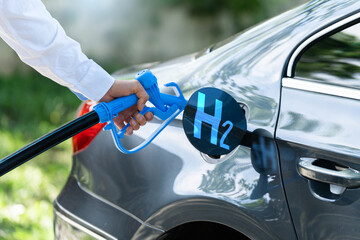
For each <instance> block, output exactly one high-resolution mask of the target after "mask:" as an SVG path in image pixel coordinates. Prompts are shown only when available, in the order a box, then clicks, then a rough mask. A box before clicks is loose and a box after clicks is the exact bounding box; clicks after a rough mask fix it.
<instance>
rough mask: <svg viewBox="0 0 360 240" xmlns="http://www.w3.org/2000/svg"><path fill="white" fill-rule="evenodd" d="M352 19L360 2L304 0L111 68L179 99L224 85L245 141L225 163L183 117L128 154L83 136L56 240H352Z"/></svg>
mask: <svg viewBox="0 0 360 240" xmlns="http://www.w3.org/2000/svg"><path fill="white" fill-rule="evenodd" d="M358 22H360V2H359V1H357V0H354V1H344V0H329V1H325V0H321V1H310V2H308V3H306V4H304V5H302V6H300V7H298V8H296V9H293V10H291V11H288V12H286V13H283V14H281V15H279V16H278V17H275V18H273V19H271V20H269V21H266V22H264V23H262V24H260V25H258V26H256V27H254V28H251V29H249V30H247V31H245V32H243V33H240V34H237V35H235V36H233V37H231V38H230V39H228V40H225V41H224V42H220V43H217V44H215V45H213V46H211V47H209V48H208V49H205V50H203V51H201V52H198V53H195V54H191V55H187V56H184V57H181V58H177V59H174V60H171V61H168V62H164V63H152V64H145V65H140V66H134V67H131V68H127V69H123V70H120V71H119V72H117V73H115V77H116V78H118V79H132V78H133V77H134V76H135V74H136V72H137V71H139V70H141V69H143V68H150V69H151V70H152V72H153V73H154V74H155V75H156V76H157V78H158V81H159V86H162V85H164V84H165V83H167V82H170V81H174V82H176V83H177V84H178V85H179V86H180V88H181V89H182V91H183V93H184V95H185V98H187V99H189V98H190V96H191V95H192V94H193V93H194V92H195V91H197V90H198V89H201V88H203V87H214V88H217V89H220V90H222V91H224V92H226V93H228V94H230V95H231V96H232V97H233V98H234V99H236V101H237V102H238V103H239V104H240V106H241V107H242V109H243V111H244V112H245V116H246V121H247V134H246V135H245V137H244V139H243V141H242V142H241V144H240V145H239V146H238V147H236V148H235V150H233V151H232V152H230V153H229V154H226V155H207V154H205V153H201V152H199V151H198V150H197V149H196V148H195V147H194V146H193V145H192V144H191V143H190V142H189V141H188V139H187V137H186V135H185V133H184V130H183V124H182V116H180V117H178V118H177V119H175V120H174V121H173V122H172V123H171V125H169V126H168V127H167V128H166V129H165V130H164V131H163V132H162V133H161V134H160V135H159V136H158V137H157V138H156V139H155V140H154V141H153V143H152V144H150V145H149V146H148V147H146V148H145V149H143V150H141V151H139V152H137V153H135V154H130V155H126V154H122V153H121V152H119V151H118V150H117V148H116V147H115V145H114V143H113V141H112V138H111V135H110V133H109V132H107V131H101V129H102V128H103V125H96V126H95V127H93V128H92V129H91V131H85V132H83V133H82V134H80V135H77V136H76V137H74V139H73V144H74V154H73V164H72V170H71V173H70V175H69V178H68V181H67V183H66V185H65V186H64V188H63V190H62V192H61V193H60V194H59V196H58V197H57V199H56V200H55V202H54V211H55V221H54V228H55V237H56V238H57V239H89V238H96V239H214V238H218V239H360V230H359V226H360V200H359V198H360V190H359V189H358V188H359V187H360V172H359V171H360V138H359V136H360V127H359V123H360V23H358ZM161 91H167V89H166V88H161ZM89 106H90V105H89V103H85V104H84V105H83V106H82V109H81V111H82V112H86V111H88V109H89ZM224 111H230V110H228V109H224ZM160 123H161V122H160V121H157V120H154V121H152V122H150V123H148V124H147V126H145V127H144V128H143V129H141V130H140V131H137V132H136V133H135V134H134V135H133V136H131V137H126V138H125V139H124V140H122V141H123V143H124V145H126V146H127V147H130V146H135V145H137V144H139V143H140V142H141V141H143V140H144V139H146V138H147V136H148V135H149V133H151V131H153V128H156V127H157V126H158V125H159V124H160Z"/></svg>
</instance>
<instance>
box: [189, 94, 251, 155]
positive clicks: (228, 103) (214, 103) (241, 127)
mask: <svg viewBox="0 0 360 240" xmlns="http://www.w3.org/2000/svg"><path fill="white" fill-rule="evenodd" d="M183 126H184V131H185V134H186V137H187V138H188V139H189V141H190V142H191V144H192V145H193V146H194V147H195V148H196V149H198V150H199V151H200V152H202V153H206V154H209V155H214V156H218V155H224V154H227V153H229V152H230V151H232V150H234V149H235V148H236V147H237V146H238V145H239V144H240V142H241V139H242V138H243V136H244V135H245V132H246V119H245V115H244V112H243V110H242V109H241V107H240V106H239V104H238V103H237V102H236V100H235V99H234V98H233V97H231V96H230V95H229V94H228V93H226V92H224V91H221V90H219V89H216V88H210V87H207V88H202V89H200V90H198V91H196V92H195V93H194V94H193V95H192V96H191V97H190V99H189V101H188V103H187V105H186V107H185V110H184V115H183Z"/></svg>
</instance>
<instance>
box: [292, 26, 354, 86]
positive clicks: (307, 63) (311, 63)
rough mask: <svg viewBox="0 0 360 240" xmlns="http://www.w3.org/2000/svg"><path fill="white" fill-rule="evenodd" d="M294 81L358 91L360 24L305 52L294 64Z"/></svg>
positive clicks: (330, 37)
mask: <svg viewBox="0 0 360 240" xmlns="http://www.w3.org/2000/svg"><path fill="white" fill-rule="evenodd" d="M295 77H298V78H307V79H311V80H317V81H321V82H325V83H329V84H336V85H342V86H346V87H352V88H359V89H360V24H356V25H354V26H352V27H349V28H347V29H345V30H342V31H341V32H338V33H336V34H334V35H331V36H329V37H327V38H324V39H322V40H320V41H319V42H317V43H315V44H314V45H313V46H311V47H310V48H309V49H308V50H306V51H305V53H304V54H303V55H302V56H301V58H300V60H299V62H298V63H297V66H296V69H295Z"/></svg>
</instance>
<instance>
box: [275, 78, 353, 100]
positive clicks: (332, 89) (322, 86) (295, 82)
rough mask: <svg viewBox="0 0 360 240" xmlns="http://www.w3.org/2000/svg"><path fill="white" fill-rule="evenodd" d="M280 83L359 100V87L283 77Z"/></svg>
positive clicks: (293, 87)
mask: <svg viewBox="0 0 360 240" xmlns="http://www.w3.org/2000/svg"><path fill="white" fill-rule="evenodd" d="M281 85H282V86H283V87H286V88H292V89H298V90H304V91H309V92H315V93H322V94H327V95H332V96H337V97H344V98H350V99H355V100H360V90H359V89H353V88H348V87H341V86H336V85H330V84H327V83H320V82H313V81H311V80H307V79H299V78H283V79H282V83H281Z"/></svg>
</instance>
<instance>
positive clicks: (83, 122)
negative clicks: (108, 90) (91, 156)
mask: <svg viewBox="0 0 360 240" xmlns="http://www.w3.org/2000/svg"><path fill="white" fill-rule="evenodd" d="M135 78H136V79H137V80H138V81H139V82H140V83H141V84H142V86H143V87H144V88H145V90H146V92H147V93H148V94H149V97H150V99H149V101H150V102H151V103H152V104H153V105H154V107H145V108H144V109H143V110H142V111H141V112H140V113H141V114H143V115H144V114H145V113H147V112H152V113H153V114H154V115H155V116H156V117H158V118H160V119H162V120H164V121H163V123H162V124H161V125H160V126H159V127H158V128H157V129H156V130H155V132H153V133H152V134H151V135H150V137H149V138H148V139H146V140H145V141H144V142H143V143H142V144H140V145H139V146H137V147H135V148H133V149H131V150H127V149H125V148H124V147H123V145H122V144H121V141H120V139H121V138H123V137H124V134H125V132H126V129H127V128H128V127H129V124H127V125H126V126H125V127H123V128H122V129H121V130H120V131H117V128H116V126H115V124H114V121H113V118H114V117H116V116H117V115H118V114H119V113H120V112H121V111H123V110H125V109H127V108H129V107H131V106H133V105H135V104H136V103H137V101H138V98H137V97H136V95H135V94H132V95H129V96H126V97H121V98H117V99H115V100H113V101H111V102H108V103H104V102H101V103H99V104H97V105H96V106H95V107H94V110H93V111H90V112H89V113H87V114H85V115H83V116H81V117H79V118H76V119H74V120H73V121H71V122H68V123H66V124H65V125H63V126H61V127H59V128H57V129H55V130H54V131H52V132H50V133H48V134H46V135H44V136H42V137H40V138H39V139H37V140H35V141H33V142H31V143H29V144H28V145H26V146H24V147H22V148H21V149H19V150H17V151H16V152H13V153H11V154H10V155H8V156H6V157H5V158H3V159H1V160H0V176H2V175H4V174H5V173H7V172H9V171H11V170H12V169H14V168H16V167H18V166H20V165H21V164H23V163H25V162H26V161H28V160H30V159H32V158H33V157H35V156H37V155H39V154H40V153H42V152H44V151H46V150H48V149H49V148H52V147H54V146H56V145H57V144H59V143H61V142H63V141H65V140H66V139H68V138H70V137H72V136H74V135H76V134H78V133H80V132H82V131H84V130H86V129H88V128H90V127H91V126H93V125H95V124H97V123H99V122H100V123H106V122H107V123H108V124H107V125H106V126H105V128H104V129H105V130H110V131H111V133H112V136H113V139H114V142H115V145H116V146H117V148H118V149H119V150H120V151H121V152H123V153H134V152H137V151H139V150H140V149H142V148H144V147H146V146H147V145H148V144H149V143H150V142H151V141H152V140H154V138H155V137H156V136H157V135H158V134H159V133H160V132H161V131H162V130H163V129H164V128H165V127H166V126H167V125H168V124H169V123H170V122H171V121H172V120H173V119H174V118H175V117H176V116H177V115H179V114H180V113H181V112H182V111H183V110H184V108H185V106H186V103H187V101H186V100H185V98H184V96H183V95H182V93H181V90H180V88H179V86H178V85H177V84H176V83H168V84H166V85H165V86H167V87H174V90H175V94H176V96H173V95H169V94H164V93H160V91H159V87H158V84H157V79H156V77H155V76H154V75H153V74H152V73H151V71H150V70H143V71H141V72H139V73H138V74H137V75H136V77H135Z"/></svg>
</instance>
